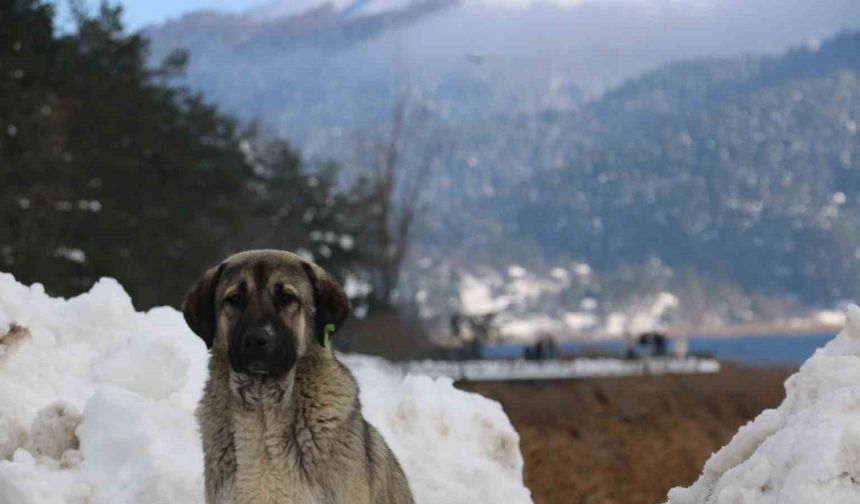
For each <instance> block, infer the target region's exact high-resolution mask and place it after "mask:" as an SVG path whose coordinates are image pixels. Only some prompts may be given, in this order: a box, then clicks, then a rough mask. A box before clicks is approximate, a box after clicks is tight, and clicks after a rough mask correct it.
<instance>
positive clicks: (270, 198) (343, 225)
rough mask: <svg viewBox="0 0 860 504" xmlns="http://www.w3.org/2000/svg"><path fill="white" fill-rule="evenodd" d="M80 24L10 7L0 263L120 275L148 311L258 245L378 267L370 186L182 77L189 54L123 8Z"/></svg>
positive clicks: (1, 45) (49, 278) (3, 34)
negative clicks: (340, 179)
mask: <svg viewBox="0 0 860 504" xmlns="http://www.w3.org/2000/svg"><path fill="white" fill-rule="evenodd" d="M75 19H76V27H75V29H74V30H71V32H70V33H67V34H61V33H58V31H57V30H56V29H55V27H54V11H53V7H52V6H51V5H50V4H48V3H46V2H43V1H39V0H11V1H6V2H3V5H2V6H0V270H2V271H8V272H11V273H12V274H14V275H15V277H16V278H17V279H18V280H19V281H21V282H25V283H32V282H42V283H44V284H45V285H46V287H47V289H48V291H49V292H51V293H53V294H59V295H73V294H77V293H80V292H82V291H85V290H86V289H88V288H89V287H90V286H91V285H92V284H93V283H94V282H95V281H96V280H98V278H99V277H101V276H112V277H116V278H117V279H119V281H120V282H122V284H123V285H124V286H125V287H126V289H127V290H128V291H129V293H130V294H131V295H132V297H133V299H134V300H135V304H136V305H137V307H138V308H146V307H149V306H153V305H159V304H173V305H177V304H178V303H179V302H180V301H181V299H182V295H183V293H184V291H185V289H186V288H187V287H188V286H189V285H190V283H191V282H192V281H193V280H194V279H195V278H196V277H197V276H198V275H199V274H200V273H201V271H202V268H204V267H206V266H207V265H211V264H213V263H215V262H216V261H217V260H218V259H220V258H221V257H223V256H225V255H226V254H228V253H231V252H233V251H237V250H241V249H246V248H254V247H279V248H287V249H291V250H306V251H308V252H310V253H311V254H313V257H314V260H316V261H317V262H319V263H320V264H322V265H323V266H325V267H327V268H329V269H331V270H333V271H334V272H335V273H336V274H339V275H341V276H343V275H344V274H345V273H346V272H347V271H357V272H359V273H358V274H359V275H360V272H361V271H362V270H364V271H367V270H368V268H370V270H371V271H372V261H373V257H374V253H373V250H372V249H370V248H363V247H362V246H360V244H362V243H364V242H365V240H363V236H362V229H361V227H360V223H361V222H364V221H365V220H366V219H364V218H363V212H366V211H367V209H368V208H371V207H372V205H368V201H367V198H368V197H369V196H367V195H371V194H373V190H372V189H367V190H360V188H361V187H362V186H359V188H353V189H352V190H349V191H344V190H339V189H338V185H337V166H335V165H332V164H325V165H312V166H311V165H309V164H308V163H306V162H305V161H303V159H302V157H301V156H300V154H299V153H298V152H296V151H295V150H294V149H292V148H291V147H290V145H289V144H288V143H286V142H284V141H281V140H265V141H264V140H263V139H262V138H261V136H260V135H258V134H257V133H255V131H254V129H253V128H249V127H244V126H242V125H241V124H239V123H238V122H237V121H236V120H235V119H234V118H232V117H231V116H229V115H226V114H225V113H223V112H221V111H220V110H218V108H216V107H215V106H213V105H211V104H209V103H207V102H206V101H205V100H203V99H202V98H201V96H200V95H198V94H196V93H194V92H191V91H189V90H188V89H187V88H185V87H182V86H179V85H176V84H173V82H175V81H176V79H175V77H176V76H178V75H179V74H180V73H181V72H182V71H183V68H184V66H185V63H186V61H187V56H186V55H185V54H184V53H181V52H177V53H173V54H171V55H170V56H169V57H168V58H166V59H165V60H164V61H163V63H161V64H160V65H158V66H157V67H155V68H153V67H150V66H148V64H147V63H146V61H147V44H148V42H147V40H146V39H145V38H144V37H143V36H141V35H140V34H128V33H127V32H125V31H124V30H123V26H122V22H121V12H120V9H119V8H114V7H110V6H108V5H106V4H103V5H102V7H101V9H100V10H99V11H98V12H97V13H95V14H87V13H84V12H77V13H76V14H75ZM364 185H365V186H366V185H367V184H364ZM364 276H365V277H368V278H370V277H372V275H370V276H368V275H367V274H365V275H364Z"/></svg>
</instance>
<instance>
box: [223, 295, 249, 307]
mask: <svg viewBox="0 0 860 504" xmlns="http://www.w3.org/2000/svg"><path fill="white" fill-rule="evenodd" d="M224 302H225V303H227V304H228V305H230V306H233V307H238V306H242V304H243V303H244V302H245V296H244V295H242V293H240V292H235V293H233V294H230V295H229V296H227V297H226V298H224Z"/></svg>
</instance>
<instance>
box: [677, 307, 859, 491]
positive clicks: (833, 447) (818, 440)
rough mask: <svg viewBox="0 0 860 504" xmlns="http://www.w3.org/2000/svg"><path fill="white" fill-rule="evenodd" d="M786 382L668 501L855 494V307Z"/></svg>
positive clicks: (856, 356) (857, 486)
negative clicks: (774, 401)
mask: <svg viewBox="0 0 860 504" xmlns="http://www.w3.org/2000/svg"><path fill="white" fill-rule="evenodd" d="M785 389H786V398H785V400H784V401H783V403H782V404H781V405H780V406H779V407H778V408H776V409H772V410H767V411H765V412H764V413H762V414H761V415H759V416H758V417H757V418H756V419H755V420H753V421H752V422H750V423H748V424H747V425H745V426H744V427H742V428H741V429H740V430H739V431H738V433H737V434H736V435H735V437H734V439H732V441H731V442H730V443H729V444H728V445H726V446H725V447H724V448H723V449H721V450H720V451H718V452H717V453H715V454H714V455H713V456H712V457H711V459H710V460H708V462H707V464H705V468H704V472H703V473H702V476H701V477H700V478H699V480H698V481H697V482H696V483H695V484H693V485H692V486H691V487H689V488H676V489H673V490H672V491H670V492H669V501H668V504H849V503H852V504H853V503H857V502H860V308H858V307H856V306H851V307H850V308H849V309H848V321H847V324H846V327H845V329H844V330H843V331H842V333H840V334H839V336H837V337H836V338H835V339H834V340H833V341H831V342H830V343H828V344H827V345H826V346H825V347H824V348H822V349H819V350H818V351H817V352H816V353H815V355H814V356H813V357H811V358H810V359H809V360H808V361H807V362H806V363H805V364H804V365H803V366H802V367H801V368H800V371H798V372H797V373H796V374H794V375H793V376H792V377H791V378H789V379H788V381H786V384H785Z"/></svg>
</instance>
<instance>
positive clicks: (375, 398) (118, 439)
mask: <svg viewBox="0 0 860 504" xmlns="http://www.w3.org/2000/svg"><path fill="white" fill-rule="evenodd" d="M206 359H207V354H206V349H205V347H204V345H203V343H202V342H201V341H200V340H199V339H198V338H197V337H196V336H195V335H194V334H193V333H191V331H190V330H189V329H188V328H187V327H186V325H185V322H184V320H183V318H182V315H181V314H180V313H179V312H177V311H176V310H174V309H172V308H156V309H153V310H150V311H148V312H146V313H138V312H135V310H134V308H133V306H132V303H131V299H130V298H129V296H128V295H127V294H126V293H125V291H124V290H123V289H122V287H121V286H120V285H119V284H118V283H117V282H116V281H114V280H110V279H103V280H101V281H99V282H98V283H97V284H96V285H95V286H94V287H93V289H92V290H91V291H90V292H88V293H86V294H84V295H81V296H78V297H76V298H72V299H69V300H63V299H58V298H51V297H49V296H47V295H46V294H45V292H44V289H43V288H42V287H41V285H38V284H36V285H33V286H32V287H26V286H24V285H21V284H19V283H17V282H15V280H14V278H12V276H11V275H8V274H2V273H0V504H7V503H8V504H12V503H15V504H20V503H29V504H62V503H65V504H77V503H80V504H84V503H88V504H101V503H110V504H133V503H147V504H158V503H165V504H166V503H176V502H183V503H193V502H197V503H202V502H203V477H202V468H203V462H202V453H201V448H200V442H199V435H198V432H197V427H196V424H195V422H194V419H193V416H192V412H193V410H194V407H195V406H196V403H197V401H198V398H199V397H200V393H201V390H202V386H203V383H204V381H205V378H206ZM345 360H346V361H347V365H349V366H350V367H352V368H353V369H354V371H355V374H356V377H357V379H358V381H359V383H360V385H361V388H362V397H361V399H362V401H363V403H364V413H365V416H366V417H367V418H368V420H369V421H370V422H371V423H373V424H374V425H376V426H377V427H378V428H379V430H380V431H381V432H382V434H383V435H384V436H385V438H386V440H388V442H389V444H390V445H391V448H392V449H393V450H394V452H395V453H396V454H397V456H398V458H399V459H400V461H401V463H402V465H403V467H404V470H405V471H406V474H407V477H408V478H409V481H410V483H411V485H412V488H413V491H414V493H415V495H416V499H417V502H418V503H421V504H435V503H438V504H458V503H462V504H466V503H480V502H487V503H491V502H493V503H494V502H506V503H512V504H513V503H528V502H531V499H530V496H529V492H528V490H527V489H526V488H525V487H524V486H523V482H522V467H523V461H522V457H521V455H520V452H519V438H518V436H517V434H516V432H515V431H514V430H513V427H512V426H511V424H510V422H509V421H508V419H507V417H506V416H505V414H504V412H503V411H502V409H501V407H500V406H499V405H498V404H497V403H495V402H493V401H490V400H488V399H485V398H483V397H481V396H478V395H476V394H470V393H466V392H462V391H459V390H456V389H455V388H454V387H453V386H452V383H451V381H450V380H446V379H436V380H434V379H430V378H427V377H420V376H407V377H405V378H404V377H402V376H401V375H400V374H398V373H396V372H395V371H394V370H392V369H390V368H389V366H387V365H386V364H385V363H384V362H383V361H379V360H377V359H372V358H367V357H360V356H350V357H348V358H346V359H345ZM9 499H11V500H9Z"/></svg>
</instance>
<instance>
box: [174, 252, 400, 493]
mask: <svg viewBox="0 0 860 504" xmlns="http://www.w3.org/2000/svg"><path fill="white" fill-rule="evenodd" d="M183 312H184V314H185V320H186V321H187V322H188V325H189V326H190V327H191V329H192V330H193V331H194V332H195V333H196V334H197V335H198V336H200V337H201V338H202V339H203V340H204V341H205V342H206V346H207V347H208V348H210V349H211V352H210V353H211V355H210V360H209V380H208V381H207V383H206V388H205V391H204V394H203V398H202V400H201V401H200V405H199V407H198V409H197V420H198V422H199V424H200V431H201V434H202V437H203V455H204V462H205V479H206V502H207V504H311V503H315V504H316V503H320V504H322V503H325V504H411V503H412V502H413V499H412V493H411V492H410V490H409V485H408V483H407V481H406V477H405V476H404V474H403V471H402V469H401V468H400V464H399V463H398V462H397V459H396V458H395V457H394V455H393V454H392V453H391V450H390V449H389V448H388V446H387V445H386V444H385V441H384V440H383V439H382V436H381V435H380V434H379V432H377V430H376V429H375V428H374V427H373V426H371V425H369V424H368V423H367V422H366V421H365V420H364V418H363V417H362V415H361V405H360V404H359V401H358V385H357V384H356V381H355V379H354V378H353V377H352V375H351V374H350V372H349V370H347V368H346V367H345V366H343V365H342V364H341V363H340V362H338V361H337V359H336V358H335V356H334V353H333V351H332V348H331V344H330V341H329V340H328V338H329V336H330V334H329V333H330V332H333V330H335V329H336V328H339V327H340V326H341V324H343V322H344V320H346V317H347V315H348V313H349V300H348V298H347V297H346V294H345V293H344V291H343V289H342V288H341V287H340V285H338V283H337V282H336V281H335V280H334V279H333V278H332V277H331V276H330V275H329V274H328V273H326V272H325V271H324V270H323V269H322V268H320V267H319V266H317V265H315V264H311V263H308V262H306V261H304V260H302V259H301V258H300V257H299V256H297V255H295V254H292V253H289V252H284V251H279V250H254V251H248V252H242V253H239V254H236V255H233V256H230V257H229V258H227V259H226V260H225V261H224V262H222V263H221V264H220V265H218V266H216V267H214V268H212V269H210V270H209V271H207V272H206V274H205V275H204V276H203V278H202V279H200V281H199V282H198V283H197V284H196V285H195V286H194V287H193V288H192V289H191V291H190V292H189V293H188V295H187V296H186V298H185V303H184V305H183Z"/></svg>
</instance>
